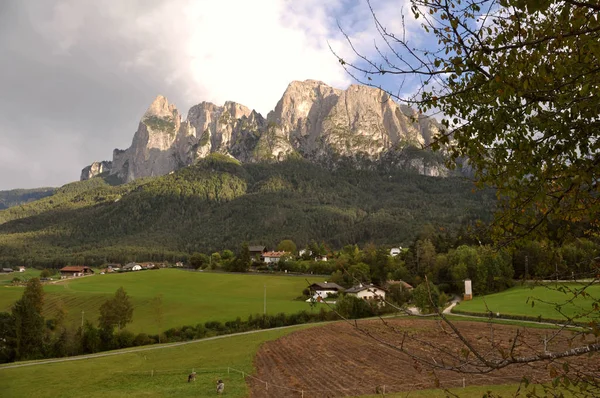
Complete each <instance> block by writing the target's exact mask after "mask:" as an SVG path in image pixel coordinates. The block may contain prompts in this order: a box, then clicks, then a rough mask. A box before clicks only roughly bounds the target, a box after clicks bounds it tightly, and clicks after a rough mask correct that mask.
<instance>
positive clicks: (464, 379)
mask: <svg viewBox="0 0 600 398" xmlns="http://www.w3.org/2000/svg"><path fill="white" fill-rule="evenodd" d="M463 388H465V378H464V377H463Z"/></svg>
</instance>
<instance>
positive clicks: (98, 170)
mask: <svg viewBox="0 0 600 398" xmlns="http://www.w3.org/2000/svg"><path fill="white" fill-rule="evenodd" d="M111 168H112V162H110V161H107V160H103V161H102V162H94V163H92V164H91V165H89V166H87V167H84V168H83V170H81V178H80V181H85V180H89V179H90V178H93V177H96V176H97V175H99V174H102V173H104V172H107V171H110V169H111Z"/></svg>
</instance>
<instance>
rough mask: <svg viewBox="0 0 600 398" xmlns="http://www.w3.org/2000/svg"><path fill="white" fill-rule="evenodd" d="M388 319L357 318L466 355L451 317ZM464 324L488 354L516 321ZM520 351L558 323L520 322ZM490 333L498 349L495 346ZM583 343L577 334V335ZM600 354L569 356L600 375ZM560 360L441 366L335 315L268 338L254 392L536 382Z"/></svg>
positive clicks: (437, 351)
mask: <svg viewBox="0 0 600 398" xmlns="http://www.w3.org/2000/svg"><path fill="white" fill-rule="evenodd" d="M388 323H389V325H387V326H386V325H384V324H383V323H382V322H381V321H375V320H370V321H362V322H359V323H358V325H359V326H360V327H361V328H364V329H365V330H368V331H369V333H371V334H372V335H373V336H377V337H378V338H381V339H385V340H386V341H389V342H393V343H395V344H397V345H399V344H401V342H402V339H403V335H404V333H405V332H406V333H408V335H409V336H410V338H408V337H407V338H406V339H404V346H405V347H409V348H410V350H411V352H413V353H415V354H418V355H419V356H421V357H426V358H428V359H431V360H432V361H435V362H438V363H442V361H443V362H444V363H445V364H448V363H450V362H451V361H452V360H453V359H454V360H455V359H456V358H457V357H458V356H460V355H464V351H463V347H464V346H463V345H462V344H461V343H460V342H459V341H458V340H457V339H456V336H455V335H454V334H453V333H451V331H450V329H449V328H448V327H447V325H443V324H442V323H440V322H437V321H428V320H417V319H403V320H393V321H389V322H388ZM456 325H457V326H458V327H459V329H460V330H461V331H462V332H463V333H464V334H465V335H466V336H467V337H468V338H469V339H470V340H471V341H473V344H474V345H475V346H477V347H478V348H480V349H482V350H485V352H486V353H488V356H493V357H497V358H500V357H501V354H500V352H501V349H503V350H504V351H505V352H506V351H507V350H509V349H510V346H511V345H512V341H513V339H514V337H515V333H516V331H517V327H515V326H509V325H497V324H496V325H494V328H493V333H492V331H491V329H490V325H488V324H486V323H481V322H456ZM519 330H520V337H519V339H518V342H519V343H518V344H517V348H516V351H515V352H516V353H517V354H520V355H524V354H527V353H529V354H531V353H533V352H534V351H542V348H543V340H544V338H547V337H549V336H550V335H551V334H552V330H545V329H524V328H519ZM570 336H571V334H570V332H563V333H561V335H560V336H559V338H555V339H553V340H552V342H551V343H550V344H549V345H548V349H549V350H555V349H558V348H567V347H568V342H567V341H566V339H567V337H570ZM491 341H493V342H494V344H495V349H493V350H491ZM576 343H578V342H576ZM598 359H599V356H598V355H594V356H592V357H588V356H582V357H578V358H577V359H576V360H570V361H569V362H570V364H571V365H572V368H574V367H577V366H579V367H580V368H582V369H585V370H587V371H590V372H594V373H595V374H596V375H600V361H599V360H598ZM549 366H555V367H559V368H560V367H561V366H562V364H561V363H560V362H555V363H554V364H552V365H550V362H548V361H543V362H537V363H535V364H533V365H512V366H509V367H507V368H505V369H501V370H497V371H493V372H491V373H488V374H477V375H464V374H460V373H455V372H451V371H445V370H442V371H440V370H436V371H435V375H434V373H433V372H432V369H431V368H428V367H427V365H425V364H423V363H420V362H416V361H415V360H414V359H412V358H411V357H409V356H407V355H405V354H402V353H399V352H397V351H394V350H393V349H391V348H389V347H388V346H386V345H384V344H381V343H378V342H377V341H375V340H373V339H371V338H369V337H367V336H365V335H364V334H362V333H360V332H359V331H357V330H356V329H355V328H354V327H352V326H351V325H349V324H347V323H342V322H339V323H334V324H329V325H326V326H322V327H315V328H310V329H306V330H302V331H298V332H295V333H292V334H290V335H287V336H284V337H282V338H280V339H278V340H275V341H270V342H267V343H265V344H264V345H263V346H262V347H261V349H260V350H259V352H258V354H257V356H256V358H255V367H256V369H257V373H256V374H255V375H253V376H254V378H252V377H248V378H247V380H248V384H249V385H250V389H251V397H253V398H267V397H269V398H271V397H301V396H302V394H303V396H304V397H305V398H309V397H339V396H346V395H349V396H357V395H364V394H375V393H376V388H378V387H379V389H380V391H381V389H383V388H384V386H385V392H390V393H391V392H399V391H410V390H418V389H428V388H437V386H436V379H437V380H438V381H439V387H441V388H452V387H461V386H463V383H464V385H467V386H469V385H492V384H509V383H511V384H512V383H519V382H520V381H521V379H522V377H523V376H527V377H528V378H529V380H530V381H531V382H544V381H548V380H550V367H549Z"/></svg>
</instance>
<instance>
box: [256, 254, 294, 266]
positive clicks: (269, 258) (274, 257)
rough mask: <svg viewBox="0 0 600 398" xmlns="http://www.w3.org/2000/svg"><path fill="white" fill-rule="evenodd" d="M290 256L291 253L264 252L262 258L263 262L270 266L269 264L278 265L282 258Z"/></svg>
mask: <svg viewBox="0 0 600 398" xmlns="http://www.w3.org/2000/svg"><path fill="white" fill-rule="evenodd" d="M290 254H291V253H288V252H264V253H263V254H262V256H261V257H262V260H263V262H265V263H267V264H269V263H278V262H279V260H281V258H283V257H287V256H289V255H290Z"/></svg>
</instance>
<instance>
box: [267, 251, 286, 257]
mask: <svg viewBox="0 0 600 398" xmlns="http://www.w3.org/2000/svg"><path fill="white" fill-rule="evenodd" d="M286 254H290V253H288V252H264V253H263V257H283V256H285V255H286Z"/></svg>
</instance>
